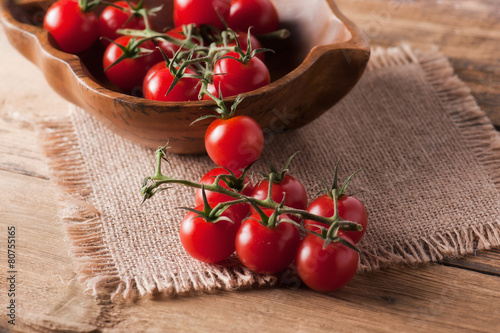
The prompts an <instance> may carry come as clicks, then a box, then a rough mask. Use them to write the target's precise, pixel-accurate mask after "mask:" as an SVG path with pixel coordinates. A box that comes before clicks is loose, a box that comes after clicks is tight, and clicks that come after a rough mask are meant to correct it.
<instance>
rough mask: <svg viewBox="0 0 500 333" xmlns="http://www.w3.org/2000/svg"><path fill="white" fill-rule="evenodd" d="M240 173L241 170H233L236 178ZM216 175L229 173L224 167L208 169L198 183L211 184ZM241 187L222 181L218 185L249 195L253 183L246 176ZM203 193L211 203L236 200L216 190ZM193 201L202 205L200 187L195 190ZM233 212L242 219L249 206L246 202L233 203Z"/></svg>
mask: <svg viewBox="0 0 500 333" xmlns="http://www.w3.org/2000/svg"><path fill="white" fill-rule="evenodd" d="M241 174H242V172H241V171H239V170H237V171H234V175H235V176H236V177H237V178H238V177H240V176H241ZM218 175H229V172H228V171H227V170H226V169H224V168H214V169H212V170H210V171H208V172H207V173H206V174H205V175H204V176H203V177H202V178H201V180H200V184H205V185H211V184H213V183H214V181H215V178H216V177H217V176H218ZM243 183H244V184H243V185H242V186H243V188H242V189H241V190H239V189H235V188H230V187H229V186H228V184H227V183H226V182H224V181H222V180H221V181H219V185H221V186H222V187H224V188H226V189H230V190H232V191H233V192H238V193H241V194H243V195H246V196H249V195H250V194H251V193H252V190H253V185H252V183H251V182H250V179H249V178H248V177H245V180H244V181H243ZM205 195H206V196H207V200H208V202H211V203H220V202H227V201H233V200H236V199H235V198H233V197H230V196H229V195H225V194H222V193H217V192H212V191H205ZM195 203H196V205H202V204H203V194H202V191H201V189H197V190H196V197H195ZM231 207H232V210H233V212H234V213H235V215H236V218H238V219H240V220H243V219H244V218H245V217H247V215H248V213H249V212H250V206H249V204H248V203H241V204H238V205H233V206H231Z"/></svg>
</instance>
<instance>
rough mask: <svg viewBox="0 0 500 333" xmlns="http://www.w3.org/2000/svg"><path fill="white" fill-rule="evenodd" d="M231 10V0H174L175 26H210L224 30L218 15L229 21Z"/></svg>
mask: <svg viewBox="0 0 500 333" xmlns="http://www.w3.org/2000/svg"><path fill="white" fill-rule="evenodd" d="M230 8H231V0H174V24H175V26H176V27H178V26H182V25H183V24H191V23H194V24H196V25H201V24H208V25H212V26H214V27H216V28H218V29H220V30H223V29H224V24H223V23H222V21H221V19H220V18H219V16H218V15H217V13H218V14H219V15H220V16H221V17H222V18H223V19H224V20H227V17H228V15H229V10H230Z"/></svg>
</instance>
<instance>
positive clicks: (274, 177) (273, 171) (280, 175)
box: [260, 151, 299, 195]
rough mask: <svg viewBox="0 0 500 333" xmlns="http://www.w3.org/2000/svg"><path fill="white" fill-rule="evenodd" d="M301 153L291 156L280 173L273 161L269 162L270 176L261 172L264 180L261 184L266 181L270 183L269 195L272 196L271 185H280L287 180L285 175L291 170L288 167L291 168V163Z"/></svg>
mask: <svg viewBox="0 0 500 333" xmlns="http://www.w3.org/2000/svg"><path fill="white" fill-rule="evenodd" d="M298 153H299V152H298V151H297V152H295V153H293V155H292V156H290V157H289V158H288V159H287V160H286V162H285V164H284V165H283V168H281V170H279V171H278V169H277V168H276V167H275V166H274V165H273V163H272V162H271V161H268V165H269V170H270V172H269V174H265V173H263V172H260V174H261V175H262V179H261V180H260V182H262V181H264V180H267V181H269V184H270V185H269V195H270V193H271V192H270V191H271V185H272V184H279V183H281V182H282V181H283V179H284V178H285V175H286V174H287V173H288V172H289V169H288V167H289V166H290V163H291V162H292V160H293V158H294V157H295V156H296V155H297V154H298Z"/></svg>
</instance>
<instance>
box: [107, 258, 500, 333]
mask: <svg viewBox="0 0 500 333" xmlns="http://www.w3.org/2000/svg"><path fill="white" fill-rule="evenodd" d="M499 287H500V278H496V277H491V276H487V275H482V274H478V273H475V272H470V271H466V270H461V269H456V268H451V267H444V266H440V265H430V266H429V267H426V268H424V267H420V268H418V269H411V268H401V269H388V270H383V271H378V272H373V273H368V274H364V275H359V276H356V277H355V278H354V280H353V281H351V283H350V284H349V285H348V286H347V287H345V288H344V289H342V290H340V291H338V292H336V293H331V294H321V293H316V292H313V291H310V290H308V289H305V288H299V289H296V290H294V289H284V288H283V289H261V290H248V291H243V292H220V293H215V294H206V295H194V296H191V297H178V298H175V299H158V300H154V301H150V302H147V303H145V304H141V305H139V306H127V307H121V308H119V309H113V310H112V312H111V313H112V314H113V316H115V313H116V315H117V316H119V318H120V320H119V322H118V323H117V325H116V326H114V327H113V328H112V329H108V330H105V332H119V331H133V330H134V329H137V328H138V327H141V329H142V330H145V331H152V332H156V331H158V332H159V331H161V329H159V328H161V327H168V329H169V330H172V331H176V332H189V331H193V330H196V331H207V332H212V331H223V332H233V331H236V332H238V331H261V330H265V331H282V330H284V329H285V328H286V329H292V330H293V331H299V332H313V331H314V332H327V331H334V332H352V331H367V332H394V331H401V332H402V331H405V332H408V331H431V332H432V331H438V332H457V331H463V332H465V331H468V332H493V331H498V330H500V317H499V314H500V303H499V302H498V297H500V291H499V290H498V288H499ZM208 304H210V306H207V305H208ZM465 304H467V305H466V306H465ZM485 304H488V306H487V307H485V306H484V305H485ZM187 318H189V319H187ZM186 325H187V326H186Z"/></svg>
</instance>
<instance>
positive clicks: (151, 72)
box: [142, 61, 167, 87]
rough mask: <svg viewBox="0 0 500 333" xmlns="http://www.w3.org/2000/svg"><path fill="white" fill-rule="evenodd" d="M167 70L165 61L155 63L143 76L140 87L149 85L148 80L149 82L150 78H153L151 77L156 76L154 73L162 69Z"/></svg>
mask: <svg viewBox="0 0 500 333" xmlns="http://www.w3.org/2000/svg"><path fill="white" fill-rule="evenodd" d="M165 68H167V62H166V61H160V62H157V63H156V64H155V65H153V67H151V68H150V69H149V70H148V72H147V73H146V75H145V76H144V81H143V83H142V86H143V87H144V86H146V85H147V84H149V80H151V78H152V77H153V75H155V74H156V72H158V71H160V70H162V69H165Z"/></svg>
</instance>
